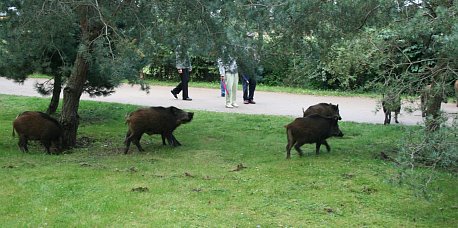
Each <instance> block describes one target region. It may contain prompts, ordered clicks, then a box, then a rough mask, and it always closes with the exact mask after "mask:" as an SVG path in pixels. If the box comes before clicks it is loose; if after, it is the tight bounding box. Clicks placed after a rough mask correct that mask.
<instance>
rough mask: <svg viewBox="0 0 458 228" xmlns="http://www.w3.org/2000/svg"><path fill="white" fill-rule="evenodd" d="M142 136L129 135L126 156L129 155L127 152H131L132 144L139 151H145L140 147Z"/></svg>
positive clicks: (126, 141) (125, 150)
mask: <svg viewBox="0 0 458 228" xmlns="http://www.w3.org/2000/svg"><path fill="white" fill-rule="evenodd" d="M141 137H142V135H141V134H140V135H138V134H131V135H129V136H128V137H126V140H125V143H126V149H124V154H127V152H128V151H129V147H130V143H131V142H133V143H134V144H135V145H136V146H137V148H138V150H139V151H144V150H143V148H142V146H141V145H140V139H141Z"/></svg>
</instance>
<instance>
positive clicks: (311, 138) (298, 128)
mask: <svg viewBox="0 0 458 228" xmlns="http://www.w3.org/2000/svg"><path fill="white" fill-rule="evenodd" d="M285 127H286V135H287V138H288V145H286V158H287V159H289V158H290V157H291V148H292V147H293V146H294V149H296V151H297V152H298V153H299V155H300V156H302V155H303V153H302V150H301V149H300V147H301V146H302V145H304V144H306V143H308V144H311V143H316V154H319V153H320V146H321V144H323V145H325V146H326V149H327V151H328V152H329V151H331V147H330V146H329V144H328V142H327V141H326V139H327V138H329V137H331V136H338V137H342V136H343V133H342V131H340V129H339V124H338V118H337V116H334V117H325V116H321V115H318V114H313V115H310V116H307V117H301V118H296V119H295V120H294V121H293V122H291V123H290V124H288V125H286V126H285Z"/></svg>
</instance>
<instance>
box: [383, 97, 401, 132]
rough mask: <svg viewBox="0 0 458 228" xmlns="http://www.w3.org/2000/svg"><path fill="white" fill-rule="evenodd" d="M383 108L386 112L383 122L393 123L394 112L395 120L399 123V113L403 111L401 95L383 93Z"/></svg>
mask: <svg viewBox="0 0 458 228" xmlns="http://www.w3.org/2000/svg"><path fill="white" fill-rule="evenodd" d="M382 108H383V112H384V113H385V121H384V122H383V124H385V125H386V124H390V123H391V112H394V122H395V123H399V121H398V115H399V113H400V112H401V97H400V96H399V95H398V94H394V93H387V95H383V98H382Z"/></svg>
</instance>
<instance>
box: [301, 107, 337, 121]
mask: <svg viewBox="0 0 458 228" xmlns="http://www.w3.org/2000/svg"><path fill="white" fill-rule="evenodd" d="M302 113H303V115H302V117H306V116H309V115H312V114H320V115H322V116H327V117H332V116H337V118H338V119H339V120H341V119H342V117H341V116H340V113H339V105H333V104H331V103H329V104H327V103H319V104H316V105H312V106H310V107H308V108H307V110H305V111H304V108H302Z"/></svg>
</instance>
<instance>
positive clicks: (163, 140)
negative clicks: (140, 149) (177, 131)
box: [161, 133, 167, 146]
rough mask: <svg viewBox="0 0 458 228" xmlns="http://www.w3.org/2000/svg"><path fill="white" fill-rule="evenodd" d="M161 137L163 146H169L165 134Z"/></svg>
mask: <svg viewBox="0 0 458 228" xmlns="http://www.w3.org/2000/svg"><path fill="white" fill-rule="evenodd" d="M161 137H162V145H163V146H165V145H167V144H166V143H165V135H164V133H162V134H161Z"/></svg>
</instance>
